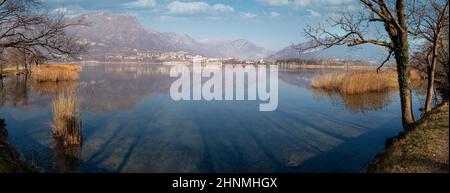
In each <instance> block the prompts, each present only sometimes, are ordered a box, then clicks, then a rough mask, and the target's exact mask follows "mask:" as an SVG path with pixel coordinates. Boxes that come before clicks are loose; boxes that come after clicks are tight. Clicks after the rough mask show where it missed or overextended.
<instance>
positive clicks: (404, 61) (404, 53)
mask: <svg viewBox="0 0 450 193" xmlns="http://www.w3.org/2000/svg"><path fill="white" fill-rule="evenodd" d="M404 3H405V2H404V0H397V1H396V4H395V9H396V13H397V20H398V25H399V27H395V26H393V25H392V24H386V25H385V28H386V30H387V31H388V33H389V36H390V38H391V40H392V43H393V45H394V48H393V50H394V54H395V61H396V62H397V75H398V84H399V91H400V92H399V94H400V103H401V109H402V124H403V129H404V130H408V129H410V128H412V126H413V125H414V122H415V119H414V113H413V108H412V96H411V95H412V94H411V89H410V88H409V74H408V69H407V66H408V63H409V44H408V26H407V18H406V15H405V4H404Z"/></svg>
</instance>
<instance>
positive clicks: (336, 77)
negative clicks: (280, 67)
mask: <svg viewBox="0 0 450 193" xmlns="http://www.w3.org/2000/svg"><path fill="white" fill-rule="evenodd" d="M311 87H312V88H318V89H325V90H335V91H339V92H341V93H343V94H361V93H367V92H380V91H387V90H389V89H394V88H398V80H397V72H395V71H385V72H380V73H377V72H375V71H350V72H344V73H328V74H323V75H319V76H315V77H313V79H312V80H311Z"/></svg>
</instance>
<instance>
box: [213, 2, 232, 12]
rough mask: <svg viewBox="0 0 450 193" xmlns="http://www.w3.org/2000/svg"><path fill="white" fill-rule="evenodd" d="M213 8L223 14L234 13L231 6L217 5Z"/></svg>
mask: <svg viewBox="0 0 450 193" xmlns="http://www.w3.org/2000/svg"><path fill="white" fill-rule="evenodd" d="M212 8H213V9H214V10H215V11H217V12H221V13H225V12H233V11H234V9H233V7H231V6H229V5H224V4H215V5H213V6H212Z"/></svg>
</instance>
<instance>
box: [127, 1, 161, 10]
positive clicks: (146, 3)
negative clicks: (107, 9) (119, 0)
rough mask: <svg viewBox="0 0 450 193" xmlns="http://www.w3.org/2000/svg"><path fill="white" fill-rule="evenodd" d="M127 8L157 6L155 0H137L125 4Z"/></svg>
mask: <svg viewBox="0 0 450 193" xmlns="http://www.w3.org/2000/svg"><path fill="white" fill-rule="evenodd" d="M123 5H124V6H125V7H127V8H153V7H155V6H156V1H155V0H137V1H133V2H129V3H124V4H123Z"/></svg>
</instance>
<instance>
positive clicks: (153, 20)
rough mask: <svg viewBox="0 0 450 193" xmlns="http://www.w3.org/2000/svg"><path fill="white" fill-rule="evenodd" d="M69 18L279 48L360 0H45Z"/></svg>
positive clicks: (52, 9) (44, 0) (302, 39)
mask: <svg viewBox="0 0 450 193" xmlns="http://www.w3.org/2000/svg"><path fill="white" fill-rule="evenodd" d="M42 1H43V2H44V3H45V4H44V6H45V7H46V8H47V9H49V10H50V11H56V10H63V11H64V13H65V14H66V15H67V16H68V17H71V16H72V17H73V16H76V15H79V14H82V13H86V12H92V11H108V12H116V13H123V14H127V15H134V16H136V17H137V18H138V19H139V20H140V22H141V23H142V25H143V26H145V27H146V28H151V29H154V30H157V31H161V32H176V33H180V34H186V35H189V36H191V37H193V38H194V39H196V40H198V41H214V40H221V39H229V40H234V39H241V38H242V39H248V40H250V41H252V42H253V43H255V44H256V45H258V46H263V47H265V48H267V49H270V50H273V51H277V50H279V49H282V48H284V47H286V46H289V45H291V44H293V43H295V44H297V43H300V42H304V41H305V39H306V38H305V37H304V34H303V28H304V27H306V26H307V25H308V24H316V23H318V22H323V21H324V20H326V19H327V18H329V17H333V15H334V14H336V13H337V12H338V11H342V10H348V9H354V8H355V5H357V3H358V2H357V0H176V1H173V0H95V1H93V0H42Z"/></svg>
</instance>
